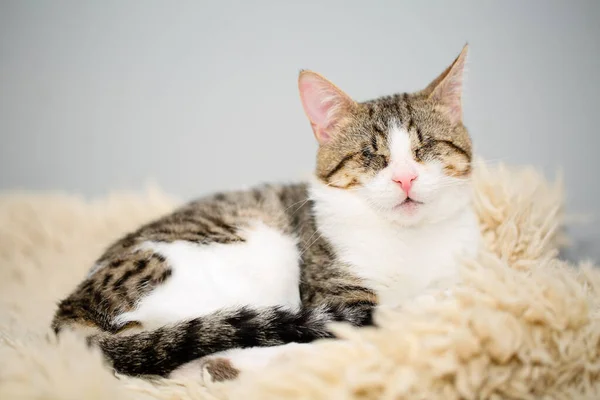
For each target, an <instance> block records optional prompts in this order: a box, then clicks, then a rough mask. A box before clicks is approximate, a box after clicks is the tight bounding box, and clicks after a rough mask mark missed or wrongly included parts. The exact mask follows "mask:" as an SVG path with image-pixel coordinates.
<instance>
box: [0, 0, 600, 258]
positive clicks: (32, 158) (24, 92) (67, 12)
mask: <svg viewBox="0 0 600 400" xmlns="http://www.w3.org/2000/svg"><path fill="white" fill-rule="evenodd" d="M599 21H600V1H597V0H590V1H566V0H565V1H542V0H539V1H506V0H504V1H495V2H492V1H475V0H474V1H452V2H450V1H416V0H415V1H410V2H409V1H388V2H386V1H372V2H367V1H364V0H362V1H339V2H333V1H314V2H310V1H297V2H291V1H282V0H280V1H272V2H260V1H237V2H229V1H212V2H208V1H204V2H202V1H172V2H169V1H57V0H55V1H17V0H15V1H7V0H0V134H1V139H2V140H1V145H0V170H1V174H0V189H3V190H6V189H18V188H21V189H62V190H67V191H70V192H77V193H82V194H85V195H89V196H92V195H101V194H104V193H106V192H107V191H109V190H111V189H119V188H133V189H140V188H143V187H144V185H145V183H146V182H148V180H149V179H151V180H153V181H155V182H157V183H159V184H160V185H161V186H162V187H163V188H164V189H165V190H167V191H168V192H170V193H172V194H175V195H178V196H180V197H183V198H190V197H194V196H198V195H201V194H205V193H207V192H210V191H213V190H221V189H229V188H237V187H240V186H246V185H250V184H254V183H257V182H260V181H289V180H295V179H301V178H303V177H305V176H307V175H308V174H309V173H310V172H311V170H312V166H313V160H314V150H315V149H316V145H315V143H314V139H313V137H312V132H311V130H310V128H309V125H308V123H307V122H306V120H305V117H304V115H303V112H302V109H301V106H300V102H299V100H298V96H297V87H296V77H297V73H298V70H299V69H300V68H310V69H314V70H316V71H319V72H321V73H323V74H325V75H326V76H327V77H328V78H330V79H331V80H333V81H334V82H336V83H337V84H338V85H339V86H340V87H342V88H343V89H344V90H345V91H346V92H348V93H349V94H350V95H352V96H354V97H355V98H356V99H357V100H364V99H368V98H372V97H375V96H379V95H382V94H388V93H391V92H394V91H409V90H415V89H419V88H421V87H423V86H424V85H425V84H426V83H428V82H429V80H431V79H432V78H434V77H435V76H436V75H437V74H438V73H440V72H441V71H442V70H443V69H444V67H445V66H446V65H447V64H449V62H451V61H452V59H453V58H454V57H455V56H456V55H457V54H458V52H459V51H460V49H461V47H462V46H463V44H464V43H465V42H466V41H468V42H469V43H470V45H471V51H470V59H469V71H468V77H467V85H466V88H465V100H464V104H465V120H466V124H467V126H468V127H469V128H470V130H471V133H472V136H473V138H474V141H475V145H476V150H477V151H478V152H479V154H481V155H482V156H484V157H486V158H487V159H489V160H492V161H505V162H508V163H511V164H533V165H535V166H537V167H539V168H540V169H542V170H543V171H544V172H545V173H547V174H548V176H549V177H552V176H554V175H555V173H556V171H558V170H559V169H562V170H563V171H564V176H565V181H566V186H567V189H568V207H569V211H570V212H572V213H589V214H592V215H600V202H599V201H598V198H599V196H600V184H599V180H598V176H597V175H598V172H599V169H600V168H599V167H600V161H599V157H598V155H597V154H598V147H599V144H600V140H599V137H598V136H599V132H598V130H597V128H596V121H597V120H598V112H599V109H600V100H599V99H600V96H599V94H600V84H599V82H600V81H599V79H598V74H599V73H600V28H599V26H600V22H599ZM570 232H571V234H572V235H573V237H574V238H575V239H576V240H577V242H578V247H576V248H574V249H573V251H572V252H571V256H572V257H573V256H574V257H575V258H580V257H593V258H596V259H600V250H599V247H600V240H599V239H600V225H599V224H598V223H597V222H593V223H591V224H588V225H584V226H572V227H570Z"/></svg>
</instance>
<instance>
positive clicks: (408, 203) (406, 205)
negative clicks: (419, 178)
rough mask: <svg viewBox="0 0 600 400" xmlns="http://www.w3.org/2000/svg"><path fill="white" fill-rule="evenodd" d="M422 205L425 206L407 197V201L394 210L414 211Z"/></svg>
mask: <svg viewBox="0 0 600 400" xmlns="http://www.w3.org/2000/svg"><path fill="white" fill-rule="evenodd" d="M422 204H423V202H422V201H418V200H415V199H411V198H410V197H407V198H406V199H404V201H402V202H401V203H399V204H397V205H396V206H395V207H394V208H395V209H413V208H416V207H417V206H420V205H422Z"/></svg>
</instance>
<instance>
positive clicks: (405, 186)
mask: <svg viewBox="0 0 600 400" xmlns="http://www.w3.org/2000/svg"><path fill="white" fill-rule="evenodd" d="M417 177H418V175H417V174H415V173H405V174H399V175H396V176H394V177H393V178H392V180H393V181H394V182H396V183H399V184H400V187H401V188H402V190H404V192H405V193H406V194H408V193H409V192H410V189H411V188H412V185H413V182H414V181H415V179H417Z"/></svg>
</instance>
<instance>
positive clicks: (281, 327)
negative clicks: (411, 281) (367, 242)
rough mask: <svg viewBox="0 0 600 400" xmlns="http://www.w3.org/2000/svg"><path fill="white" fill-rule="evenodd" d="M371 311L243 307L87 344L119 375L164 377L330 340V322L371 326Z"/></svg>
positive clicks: (365, 305)
mask: <svg viewBox="0 0 600 400" xmlns="http://www.w3.org/2000/svg"><path fill="white" fill-rule="evenodd" d="M374 306H375V304H373V303H370V302H358V303H353V304H339V305H324V306H320V307H316V308H302V309H300V310H299V311H290V310H286V309H283V308H280V307H272V308H265V309H260V310H254V309H251V308H247V307H244V308H240V309H235V310H223V311H218V312H215V313H213V314H210V315H207V316H204V317H200V318H195V319H192V320H189V321H186V322H181V323H178V324H175V325H168V326H164V327H161V328H158V329H156V330H152V331H147V332H140V333H136V334H133V335H130V336H113V335H109V334H99V335H95V336H92V337H90V338H89V343H90V344H96V345H98V346H99V347H100V348H101V349H102V351H103V353H104V354H105V356H106V357H107V358H108V359H109V361H110V362H111V363H112V365H113V368H114V369H115V370H116V371H117V372H119V373H122V374H126V375H159V376H167V375H168V374H169V373H171V372H172V371H173V370H175V369H176V368H177V367H179V366H181V365H183V364H185V363H187V362H189V361H192V360H195V359H198V358H201V357H204V356H207V355H210V354H213V353H216V352H219V351H224V350H229V349H233V348H248V347H258V346H262V347H267V346H276V345H281V344H286V343H292V342H296V343H308V342H311V341H313V340H316V339H321V338H331V337H333V334H332V333H331V332H330V331H329V330H328V329H327V324H328V323H330V322H334V321H335V322H340V321H344V322H349V323H351V324H353V325H355V326H365V325H371V324H372V311H373V308H374Z"/></svg>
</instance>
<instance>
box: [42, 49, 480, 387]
mask: <svg viewBox="0 0 600 400" xmlns="http://www.w3.org/2000/svg"><path fill="white" fill-rule="evenodd" d="M466 56H467V45H465V47H464V48H463V50H462V51H461V53H460V54H459V56H458V57H457V58H456V59H455V60H454V61H453V63H452V64H451V65H450V66H449V67H448V68H446V69H445V70H444V71H443V72H442V74H441V75H439V76H438V77H437V78H436V79H434V80H433V81H432V82H431V83H430V84H429V85H428V86H427V87H426V88H425V89H423V90H420V91H418V92H414V93H402V94H394V95H391V96H385V97H380V98H377V99H374V100H370V101H364V102H357V101H355V100H353V99H352V98H350V97H349V96H348V95H347V94H345V93H344V92H343V91H342V90H341V89H339V88H338V87H337V86H335V85H334V84H333V83H331V82H330V81H328V80H327V79H325V78H324V77H323V76H321V75H319V74H317V73H315V72H312V71H308V70H303V71H301V72H300V74H299V78H298V87H299V92H300V99H301V103H302V107H303V109H304V112H305V114H306V116H307V117H308V120H309V122H310V125H311V127H312V131H313V134H314V136H315V138H316V140H317V142H318V144H319V148H318V153H317V160H316V171H315V174H314V177H313V178H312V179H311V180H310V182H306V183H297V184H288V185H280V184H263V185H260V186H256V187H254V188H253V189H250V190H248V191H233V192H227V193H217V194H213V195H210V196H206V197H204V198H201V199H199V200H196V201H194V202H191V203H189V204H187V205H184V206H182V207H181V208H179V209H177V210H176V211H174V212H173V213H172V214H170V215H167V216H165V217H162V218H160V219H158V220H156V221H154V222H151V223H149V224H147V225H145V226H142V227H141V228H139V229H138V230H137V231H135V232H133V233H130V234H128V235H126V236H125V237H123V238H121V239H120V240H118V241H116V242H115V243H113V244H112V245H111V246H110V247H109V248H108V249H107V250H106V251H105V253H104V254H103V255H102V256H101V257H100V258H99V259H98V260H97V262H96V263H95V265H94V266H93V268H92V269H91V270H90V272H89V274H88V276H87V277H86V278H85V279H84V280H83V282H81V283H80V284H79V286H77V288H76V289H75V290H74V291H73V292H72V293H71V294H70V295H69V296H68V297H67V298H66V299H64V300H62V301H61V302H60V303H59V305H58V310H57V311H56V314H55V316H54V319H53V321H52V327H53V329H54V331H55V332H56V334H59V333H60V332H61V331H63V330H67V329H75V330H79V331H83V332H84V333H85V334H86V336H87V339H88V342H89V343H90V344H91V345H94V346H98V347H99V348H100V349H101V350H102V352H103V354H104V355H105V357H106V359H107V360H108V361H109V362H110V363H111V365H112V367H113V368H114V369H115V370H116V371H117V372H119V373H122V374H127V375H136V376H148V375H150V376H156V375H158V376H170V375H171V374H172V373H173V372H174V371H176V370H177V369H178V368H180V367H182V366H184V365H185V364H186V363H190V362H194V360H199V359H201V358H203V357H206V356H210V355H214V354H225V353H222V352H227V351H232V349H244V348H264V347H269V348H274V347H271V346H279V345H285V344H301V343H310V342H312V341H314V340H316V339H320V338H332V337H333V336H334V335H333V334H332V333H331V331H330V330H329V328H328V327H329V323H330V322H332V321H343V322H346V323H349V324H352V325H355V326H369V325H374V322H373V312H374V310H375V309H376V307H377V306H378V305H382V306H384V305H386V306H396V305H399V304H402V303H403V302H404V301H406V299H409V298H414V297H415V296H418V295H419V294H420V293H425V292H426V291H427V290H428V288H431V287H434V286H435V285H436V282H441V281H444V280H448V279H449V280H452V279H454V278H456V276H457V268H458V261H457V260H458V258H457V257H459V256H462V255H465V256H468V255H473V254H474V253H475V251H476V249H477V247H478V244H479V238H480V231H479V228H478V221H477V218H476V215H475V212H474V210H473V207H472V204H471V173H472V156H473V155H472V151H473V150H472V143H471V138H470V135H469V133H468V131H467V129H466V127H465V126H464V124H463V119H462V87H463V75H464V66H465V60H466ZM282 151H285V149H283V150H282ZM248 354H251V353H248ZM225 361H227V360H225Z"/></svg>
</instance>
